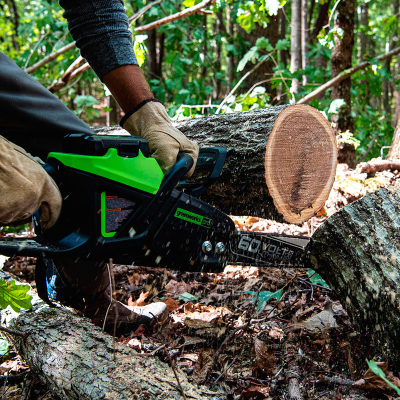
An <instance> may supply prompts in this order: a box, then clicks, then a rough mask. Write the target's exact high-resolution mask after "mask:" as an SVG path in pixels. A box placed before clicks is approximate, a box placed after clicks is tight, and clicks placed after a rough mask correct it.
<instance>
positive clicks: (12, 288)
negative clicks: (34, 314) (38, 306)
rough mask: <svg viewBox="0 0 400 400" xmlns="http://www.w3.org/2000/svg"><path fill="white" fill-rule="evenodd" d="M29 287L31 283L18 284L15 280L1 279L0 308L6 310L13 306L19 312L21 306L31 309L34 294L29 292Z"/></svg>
mask: <svg viewBox="0 0 400 400" xmlns="http://www.w3.org/2000/svg"><path fill="white" fill-rule="evenodd" d="M29 289H30V287H29V285H16V284H15V281H8V282H7V281H5V280H4V279H0V308H1V309H3V310H4V309H6V308H7V306H11V308H12V309H13V310H14V311H15V312H19V311H20V310H21V308H26V309H28V310H30V309H31V308H32V304H31V300H32V296H30V295H29V294H27V292H28V290H29Z"/></svg>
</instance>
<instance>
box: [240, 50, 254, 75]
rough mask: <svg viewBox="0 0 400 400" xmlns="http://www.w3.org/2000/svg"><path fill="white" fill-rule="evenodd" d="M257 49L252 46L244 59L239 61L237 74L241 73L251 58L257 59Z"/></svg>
mask: <svg viewBox="0 0 400 400" xmlns="http://www.w3.org/2000/svg"><path fill="white" fill-rule="evenodd" d="M257 50H258V48H257V46H253V47H252V48H251V49H250V50H249V51H248V52H247V53H246V54H245V55H244V57H243V58H242V59H241V60H240V62H239V65H238V67H237V70H236V71H237V72H240V71H243V69H244V67H245V66H246V64H247V63H248V62H249V61H250V60H251V59H252V58H253V57H256V58H258V52H257Z"/></svg>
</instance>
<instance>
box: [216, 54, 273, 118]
mask: <svg viewBox="0 0 400 400" xmlns="http://www.w3.org/2000/svg"><path fill="white" fill-rule="evenodd" d="M274 52H275V50H274V51H273V52H272V53H269V54H267V56H266V57H265V58H264V59H263V60H262V61H260V62H259V63H257V64H256V65H255V66H254V67H253V68H252V69H251V70H250V71H248V72H246V73H245V74H244V75H243V76H242V77H241V78H240V79H239V82H238V83H237V84H236V85H235V87H234V88H233V89H232V90H231V91H230V92H229V94H228V95H227V96H226V97H225V98H224V100H223V101H222V103H221V104H220V105H219V107H218V108H217V111H216V112H215V114H218V113H219V112H220V110H221V108H222V106H224V105H225V103H226V102H227V101H228V99H229V97H231V96H232V94H233V93H235V92H236V89H237V88H238V87H239V86H240V85H241V83H242V82H243V81H244V80H245V79H246V78H247V77H248V76H249V75H250V74H252V73H253V72H254V71H255V70H256V69H257V68H259V67H260V66H261V65H262V64H263V63H264V62H265V61H267V60H268V58H270V57H271V55H272V54H273V53H274Z"/></svg>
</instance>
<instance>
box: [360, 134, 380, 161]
mask: <svg viewBox="0 0 400 400" xmlns="http://www.w3.org/2000/svg"><path fill="white" fill-rule="evenodd" d="M376 139H378V135H375V136H374V137H373V138H372V142H371V144H370V145H369V147H368V150H367V151H366V152H365V153H364V155H363V156H362V157H361V158H360V161H359V162H358V163H362V162H363V161H364V160H365V159H366V157H367V155H368V154H369V152H370V151H371V150H372V148H373V147H374V144H375V142H376Z"/></svg>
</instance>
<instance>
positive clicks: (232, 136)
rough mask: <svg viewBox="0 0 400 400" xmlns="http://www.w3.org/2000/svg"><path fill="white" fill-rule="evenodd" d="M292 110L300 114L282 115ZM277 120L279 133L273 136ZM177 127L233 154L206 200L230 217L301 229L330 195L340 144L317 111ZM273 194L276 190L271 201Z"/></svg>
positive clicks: (256, 114) (229, 117) (239, 116)
mask: <svg viewBox="0 0 400 400" xmlns="http://www.w3.org/2000/svg"><path fill="white" fill-rule="evenodd" d="M289 109H290V110H296V112H295V113H294V114H293V115H287V114H286V113H282V111H283V110H289ZM281 113H282V115H281ZM284 115H285V117H284ZM279 116H280V117H279ZM278 117H279V119H278ZM282 118H285V119H284V120H282ZM318 118H322V119H321V120H320V121H317V120H316V119H318ZM277 119H278V121H280V128H279V129H278V130H277V131H276V130H275V131H274V132H275V133H274V134H272V135H271V132H272V131H273V127H274V124H275V121H277ZM281 122H282V123H281ZM176 126H177V127H178V128H179V129H180V130H181V131H182V132H183V133H184V134H185V135H186V136H187V137H189V138H190V139H192V140H194V141H196V142H197V143H198V144H199V146H200V147H208V146H219V147H224V148H226V149H227V150H228V154H227V158H226V161H225V165H224V168H223V171H222V174H221V177H220V178H219V180H218V181H217V182H216V183H215V184H214V185H213V186H212V190H209V191H208V194H207V196H204V197H203V199H204V201H206V202H207V203H210V204H212V205H213V206H215V207H217V208H219V209H221V210H222V211H223V212H225V213H226V214H229V215H254V216H259V217H263V218H268V219H274V220H277V221H283V217H282V215H281V214H283V215H284V217H285V219H286V221H288V222H290V223H299V224H300V223H302V222H304V221H307V220H308V219H309V218H311V217H312V216H313V215H314V214H315V213H317V212H318V211H319V210H320V209H321V208H322V207H323V206H324V204H325V201H326V199H327V198H328V196H329V192H330V190H331V187H332V185H333V180H334V176H335V171H336V156H337V155H336V141H335V137H334V134H333V131H332V129H331V127H330V125H329V123H328V121H327V120H326V119H325V118H324V117H323V116H322V114H321V113H319V112H318V111H316V110H315V109H314V108H312V107H309V106H302V105H296V106H290V107H289V108H287V106H277V107H270V108H265V109H260V110H254V111H249V112H237V113H231V114H223V115H214V116H210V117H203V118H193V119H188V120H185V121H180V122H178V123H176ZM97 132H99V130H97ZM102 132H104V133H111V132H112V133H114V134H120V133H121V132H124V131H123V130H122V129H120V130H110V129H102ZM271 138H273V139H271ZM267 144H268V146H267ZM272 145H273V146H272ZM268 148H269V149H270V153H269V157H268V163H267V164H266V160H265V157H266V152H267V150H268ZM266 165H268V166H269V168H268V169H267V170H266V168H265V166H266ZM266 178H267V179H266ZM268 180H269V181H270V182H269V183H268ZM266 181H267V183H268V187H267V184H266ZM271 182H272V183H273V187H272V186H271ZM280 182H282V185H281V184H280ZM269 190H274V194H273V196H272V197H271V196H270V194H269Z"/></svg>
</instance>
